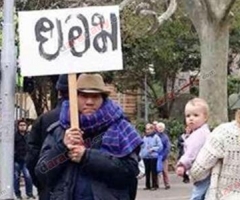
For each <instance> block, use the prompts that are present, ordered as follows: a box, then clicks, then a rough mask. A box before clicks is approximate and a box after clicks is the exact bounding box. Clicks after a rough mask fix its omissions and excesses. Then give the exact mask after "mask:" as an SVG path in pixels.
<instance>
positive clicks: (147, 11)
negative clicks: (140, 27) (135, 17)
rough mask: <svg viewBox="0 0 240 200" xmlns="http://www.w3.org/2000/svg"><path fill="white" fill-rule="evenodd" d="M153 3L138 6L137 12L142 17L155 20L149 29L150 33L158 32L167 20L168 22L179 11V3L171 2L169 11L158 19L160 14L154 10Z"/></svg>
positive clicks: (150, 1) (174, 0) (172, 0)
mask: <svg viewBox="0 0 240 200" xmlns="http://www.w3.org/2000/svg"><path fill="white" fill-rule="evenodd" d="M153 3H154V2H153V1H152V0H148V2H147V3H141V4H139V5H138V7H137V9H136V12H137V13H138V14H141V15H145V16H150V17H152V18H153V24H152V26H151V27H150V28H149V29H148V31H149V32H152V33H154V32H156V31H157V29H158V28H159V26H161V25H162V24H163V23H164V22H165V21H166V20H168V19H169V18H170V17H171V16H172V15H173V14H174V12H175V11H176V9H177V1H176V0H170V3H169V5H168V8H167V10H166V11H165V12H164V13H163V14H162V15H160V16H159V17H158V14H157V13H156V12H155V11H154V10H153V7H154V5H153Z"/></svg>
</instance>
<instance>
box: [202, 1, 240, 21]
mask: <svg viewBox="0 0 240 200" xmlns="http://www.w3.org/2000/svg"><path fill="white" fill-rule="evenodd" d="M202 1H203V2H204V3H205V6H206V8H207V11H208V14H209V15H210V16H211V17H212V18H213V17H214V18H215V19H216V20H217V21H218V22H224V21H225V20H226V18H227V17H228V14H229V13H230V10H231V8H232V6H233V4H234V3H235V1H236V0H202Z"/></svg>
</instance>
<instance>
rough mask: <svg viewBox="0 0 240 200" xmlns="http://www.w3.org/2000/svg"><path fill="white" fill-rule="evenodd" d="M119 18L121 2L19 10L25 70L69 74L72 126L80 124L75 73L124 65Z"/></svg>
mask: <svg viewBox="0 0 240 200" xmlns="http://www.w3.org/2000/svg"><path fill="white" fill-rule="evenodd" d="M119 21H120V20H119V7H118V6H104V7H84V8H74V9H59V10H41V11H21V12H19V36H20V56H19V60H20V67H21V74H22V75H23V76H40V75H54V74H69V75H68V82H69V88H70V89H69V98H70V114H71V126H72V127H78V118H77V115H78V108H77V90H76V75H75V74H76V73H82V72H95V71H107V70H120V69H122V68H123V64H122V50H121V36H120V22H119Z"/></svg>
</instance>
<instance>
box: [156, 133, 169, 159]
mask: <svg viewBox="0 0 240 200" xmlns="http://www.w3.org/2000/svg"><path fill="white" fill-rule="evenodd" d="M158 135H159V137H160V138H161V141H162V144H163V149H162V152H161V154H162V156H163V161H164V160H166V159H167V158H168V155H169V153H170V150H171V142H170V139H169V137H168V135H167V134H166V133H164V132H163V133H158Z"/></svg>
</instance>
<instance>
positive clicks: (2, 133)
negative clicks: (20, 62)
mask: <svg viewBox="0 0 240 200" xmlns="http://www.w3.org/2000/svg"><path fill="white" fill-rule="evenodd" d="M13 13H14V0H4V5H3V40H2V55H1V89H0V100H1V101H0V163H1V164H0V181H1V182H0V199H4V200H11V199H13V157H14V154H13V149H14V127H15V126H14V104H15V101H14V99H15V97H14V95H15V74H16V54H15V46H14V18H13Z"/></svg>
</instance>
